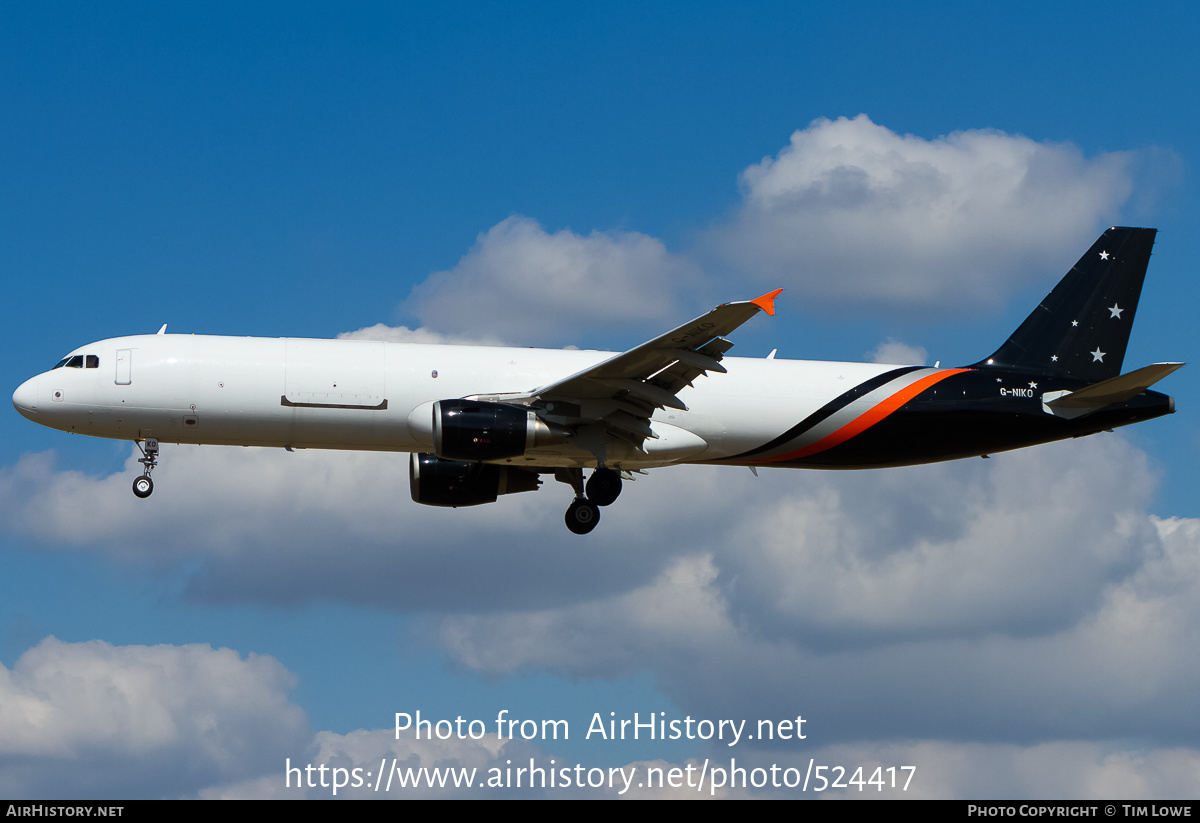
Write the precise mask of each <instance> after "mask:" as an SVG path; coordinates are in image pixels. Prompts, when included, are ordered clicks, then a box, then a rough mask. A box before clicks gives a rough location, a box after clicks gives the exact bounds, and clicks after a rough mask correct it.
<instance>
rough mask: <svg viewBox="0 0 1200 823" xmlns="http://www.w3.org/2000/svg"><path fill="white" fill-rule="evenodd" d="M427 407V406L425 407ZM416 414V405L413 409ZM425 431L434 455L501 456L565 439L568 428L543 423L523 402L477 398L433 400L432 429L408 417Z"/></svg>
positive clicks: (568, 436)
mask: <svg viewBox="0 0 1200 823" xmlns="http://www.w3.org/2000/svg"><path fill="white" fill-rule="evenodd" d="M426 408H428V407H426ZM414 414H415V415H419V414H420V409H419V408H418V410H417V411H416V412H414ZM409 422H410V424H411V425H412V426H413V427H414V429H417V430H418V431H417V433H418V434H425V435H426V437H425V438H422V439H427V440H428V441H429V442H431V444H432V445H433V451H434V453H435V454H437V456H438V457H441V458H444V459H446V460H503V459H505V458H507V457H520V456H521V455H523V454H525V452H527V451H528V450H529V449H532V448H535V447H537V446H552V445H557V444H559V443H566V442H567V441H569V440H570V439H571V437H572V434H571V432H570V430H569V429H565V428H563V427H562V426H559V425H557V424H554V423H547V422H546V421H544V420H542V419H541V418H539V417H538V416H537V414H536V413H535V412H534V411H533V410H532V409H529V408H527V407H526V406H515V405H510V404H507V403H488V402H484V401H481V400H461V399H459V400H439V401H437V402H436V403H434V404H433V415H432V421H431V423H432V431H428V430H424V431H421V430H423V429H424V427H425V425H426V423H425V421H423V420H413V419H412V418H410V419H409Z"/></svg>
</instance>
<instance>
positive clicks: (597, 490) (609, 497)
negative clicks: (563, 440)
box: [554, 469, 621, 534]
mask: <svg viewBox="0 0 1200 823" xmlns="http://www.w3.org/2000/svg"><path fill="white" fill-rule="evenodd" d="M554 479H555V480H559V481H561V482H563V483H566V484H568V485H569V486H570V487H571V488H573V489H574V490H575V501H574V502H573V503H571V505H570V506H569V507H567V515H566V518H565V519H566V521H567V528H568V529H570V530H571V531H572V532H574V533H575V534H587V533H588V532H590V531H591V530H592V529H594V528H596V524H597V523H599V522H600V507H601V506H608V505H610V504H611V503H612V502H613V501H614V500H616V499H617V497H618V496H619V495H620V494H621V473H620V472H617V471H613V470H612V469H596V470H595V471H594V472H592V476H591V477H589V478H588V481H587V489H586V491H587V493H586V495H585V494H584V484H583V469H557V470H556V471H555V472H554Z"/></svg>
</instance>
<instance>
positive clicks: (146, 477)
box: [133, 437, 158, 499]
mask: <svg viewBox="0 0 1200 823" xmlns="http://www.w3.org/2000/svg"><path fill="white" fill-rule="evenodd" d="M134 445H136V446H137V447H138V450H139V451H141V453H142V456H141V458H140V459H139V460H138V462H139V463H141V464H142V465H143V466H145V468H144V469H143V471H142V475H141V477H135V478H134V480H133V494H134V496H135V497H140V498H143V499H145V498H147V497H149V496H150V495H151V494H152V493H153V492H154V481H153V480H151V479H150V472H152V471H154V467H155V466H157V465H158V440H156V439H155V438H153V437H147V438H146V446H145V448H143V447H142V444H141V443H139V442H138V441H136V440H135V441H134Z"/></svg>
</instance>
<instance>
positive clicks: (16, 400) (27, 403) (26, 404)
mask: <svg viewBox="0 0 1200 823" xmlns="http://www.w3.org/2000/svg"><path fill="white" fill-rule="evenodd" d="M37 404H38V379H37V378H36V377H31V378H29V379H28V380H26V381H25V382H24V383H22V384H21V385H20V386H17V390H16V391H15V392H13V408H15V409H16V410H17V411H19V412H20V413H21V414H22V415H23V416H25V417H29V418H32V417H33V415H35V414H37Z"/></svg>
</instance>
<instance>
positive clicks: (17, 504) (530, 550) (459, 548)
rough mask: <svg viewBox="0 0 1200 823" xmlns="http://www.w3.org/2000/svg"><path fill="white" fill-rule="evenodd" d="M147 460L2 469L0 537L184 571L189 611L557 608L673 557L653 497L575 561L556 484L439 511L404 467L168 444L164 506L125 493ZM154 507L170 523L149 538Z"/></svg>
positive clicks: (389, 459)
mask: <svg viewBox="0 0 1200 823" xmlns="http://www.w3.org/2000/svg"><path fill="white" fill-rule="evenodd" d="M136 457H137V452H136V451H131V454H130V457H129V459H128V460H127V462H126V465H125V470H124V471H123V472H117V473H114V474H110V475H103V476H89V475H85V474H83V473H81V472H78V471H70V470H67V471H60V470H58V469H57V468H56V465H55V460H54V456H53V454H50V453H45V454H37V455H26V456H25V457H23V458H22V459H21V460H20V461H19V462H18V463H17V464H16V465H15V466H12V467H9V468H6V469H4V470H0V524H3V526H4V528H5V529H6V530H7V531H9V532H10V533H20V534H25V535H29V536H31V537H33V538H35V539H37V540H39V541H41V542H42V543H44V544H45V545H48V546H52V547H56V548H59V549H62V548H68V547H72V548H78V549H82V550H85V551H91V552H97V553H100V554H102V555H105V556H108V557H113V558H118V559H121V560H123V561H126V562H131V563H134V564H137V565H142V566H148V567H151V568H161V567H178V566H180V565H181V564H184V563H187V564H188V565H189V566H190V567H191V568H192V569H194V573H193V576H192V578H191V584H190V588H189V595H190V596H191V597H193V598H197V599H201V600H205V601H210V602H211V601H219V602H245V601H249V602H255V603H272V604H277V605H278V604H293V605H294V604H298V603H302V602H305V601H308V600H311V599H313V598H321V599H329V598H333V599H343V600H346V601H347V602H353V603H358V604H362V603H371V604H374V605H379V606H384V607H388V608H395V609H402V610H410V609H428V608H438V609H456V608H463V609H468V610H477V609H489V608H503V607H506V606H509V605H517V604H521V603H525V604H544V605H550V604H562V603H564V602H571V601H572V600H574V599H575V598H579V597H583V598H588V597H596V596H600V595H603V594H606V593H611V592H613V591H623V590H626V589H628V588H629V587H631V586H634V585H637V584H638V583H639V582H643V581H645V580H647V579H650V578H652V577H653V576H654V575H655V574H656V573H657V571H658V570H659V569H660V568H661V567H662V565H663V563H665V562H666V558H667V557H668V556H669V553H670V548H669V543H666V542H664V536H665V535H667V534H669V533H670V530H671V526H670V523H660V524H659V525H658V526H657V527H655V528H652V529H649V530H646V529H638V528H637V527H636V524H637V521H636V518H638V517H639V516H641V517H649V516H652V514H653V512H652V510H651V509H650V506H651V505H652V502H651V501H653V500H655V499H657V498H656V497H654V496H651V497H648V498H646V499H643V500H640V501H639V500H638V499H637V498H638V495H636V494H630V495H629V498H630V500H629V502H630V503H631V504H633V505H629V506H623V507H621V508H620V509H615V508H614V510H613V512H612V514H611V515H610V516H609V518H607V520H608V521H611V523H612V524H613V525H614V526H615V527H616V528H614V529H610V530H609V534H608V535H605V536H602V533H598V534H597V535H596V537H597V538H598V540H595V541H591V542H590V543H589V545H595V544H596V543H597V542H599V544H600V545H599V546H596V550H595V551H587V552H580V551H579V548H580V546H579V543H578V540H579V538H577V537H575V536H573V535H571V534H569V533H568V532H567V531H566V529H565V528H564V527H563V524H562V513H563V511H565V509H566V506H567V503H568V502H569V501H570V499H571V497H572V492H571V490H570V489H569V487H567V486H566V485H564V484H561V483H557V482H555V481H553V480H550V479H548V477H547V479H545V480H544V481H543V488H542V489H540V490H539V491H537V492H533V493H525V494H517V495H507V496H503V497H501V498H500V500H499V501H498V502H497V503H494V504H490V505H486V506H477V507H469V508H462V509H442V508H431V507H428V506H421V505H418V504H416V503H414V502H412V500H411V499H410V497H409V480H408V459H409V458H408V455H406V454H387V453H367V452H332V451H318V450H297V451H296V452H294V453H288V452H285V451H283V450H282V449H242V448H228V447H219V446H203V447H202V446H170V445H164V446H163V449H162V454H161V456H160V466H159V468H158V469H157V470H156V471H155V475H154V477H155V491H154V496H153V497H152V498H151V499H150V500H148V501H142V500H137V499H136V498H134V497H133V495H132V494H131V493H130V490H129V483H130V481H131V479H132V478H133V477H134V476H136V475H137V474H138V472H139V469H140V467H139V466H138V465H137V463H136ZM704 482H705V483H711V481H704ZM638 485H639V486H646V485H650V484H647V483H644V482H643V483H639V484H638ZM706 493H712V489H709V490H708V491H707V492H706ZM148 507H149V508H150V511H151V512H152V514H153V517H154V518H155V519H156V521H157V522H159V523H163V524H169V527H168V528H161V529H158V530H156V531H155V534H154V539H152V540H147V539H146V533H145V527H146V526H145V524H146V519H145V518H146V516H147V509H148ZM80 512H86V513H87V516H86V517H81V516H80ZM605 547H609V548H608V550H606V548H605ZM612 547H619V549H620V555H619V556H616V557H615V556H614V555H613V553H612V550H611V549H612ZM618 558H619V559H618ZM463 568H470V569H472V574H471V575H466V576H464V575H463V574H462V569H463Z"/></svg>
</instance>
